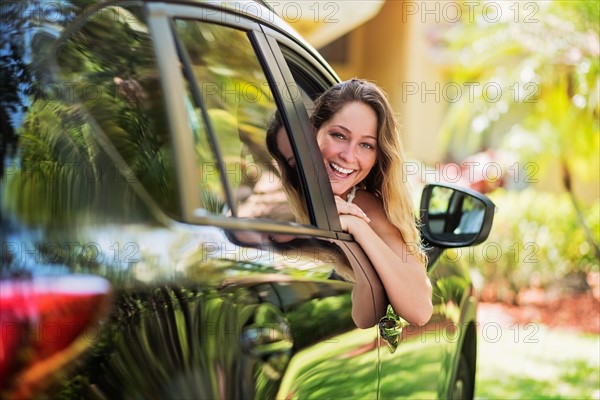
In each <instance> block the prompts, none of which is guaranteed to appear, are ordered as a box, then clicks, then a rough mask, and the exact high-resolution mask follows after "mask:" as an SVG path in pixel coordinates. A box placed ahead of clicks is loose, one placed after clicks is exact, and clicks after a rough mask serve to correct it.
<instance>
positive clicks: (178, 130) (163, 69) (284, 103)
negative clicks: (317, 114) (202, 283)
mask: <svg viewBox="0 0 600 400" xmlns="http://www.w3.org/2000/svg"><path fill="white" fill-rule="evenodd" d="M147 9H148V26H149V28H150V30H151V34H152V37H153V39H154V43H155V47H156V49H155V50H156V55H157V58H158V60H159V61H158V68H159V71H160V74H161V76H162V82H163V91H164V93H165V102H166V104H167V105H168V108H167V113H168V121H169V129H170V131H171V136H172V140H173V148H174V151H175V154H176V155H177V157H176V160H177V161H176V168H177V173H176V175H177V177H178V187H179V195H180V199H181V215H182V219H183V221H182V222H184V223H188V224H194V225H213V226H218V227H221V228H224V229H234V230H236V229H238V230H240V229H241V230H256V231H264V232H274V233H288V234H296V235H308V236H318V237H328V238H335V237H336V234H335V233H334V232H332V229H331V227H332V226H331V218H330V217H328V216H327V215H328V214H327V213H326V212H325V207H324V204H323V201H322V199H321V194H322V193H323V191H324V190H327V189H328V190H329V191H331V187H330V186H329V185H322V184H321V185H318V186H315V185H314V184H313V185H312V186H308V187H310V188H312V189H311V190H310V191H309V193H307V196H306V201H307V207H308V209H309V210H310V211H309V212H310V214H311V221H312V223H313V225H300V224H296V223H289V222H284V221H277V220H269V219H265V218H256V219H254V218H239V217H233V216H221V215H207V214H203V215H198V214H196V213H195V212H194V211H195V210H198V209H200V208H201V207H202V204H201V200H200V196H198V195H197V194H196V192H195V191H194V190H193V188H194V187H196V184H195V177H194V174H193V173H190V172H189V171H194V166H195V162H196V160H195V154H194V150H193V149H194V145H193V133H192V130H191V127H190V126H189V124H188V123H187V121H188V115H187V109H186V107H185V104H184V99H183V96H181V93H185V82H184V77H183V74H182V73H181V70H180V68H179V66H178V62H179V56H178V53H177V48H176V38H175V36H174V32H173V30H172V21H173V20H174V19H178V18H180V19H186V20H194V21H198V22H201V23H212V24H217V25H221V26H227V27H230V28H232V29H237V30H243V31H245V32H246V33H247V34H248V38H249V40H250V42H251V43H252V45H253V47H254V51H255V54H256V56H257V58H258V61H259V63H260V64H261V66H262V68H263V72H264V73H265V77H266V79H267V81H268V82H269V85H270V89H271V91H272V95H273V97H274V100H275V103H276V105H277V108H278V109H279V110H280V112H281V113H282V116H283V119H284V123H285V124H286V127H287V128H288V129H289V131H290V132H293V134H292V135H291V136H292V137H291V138H290V139H291V140H292V142H293V147H294V151H295V152H297V154H296V156H297V157H299V160H304V161H299V162H303V163H304V164H303V165H304V166H305V167H306V166H307V164H308V167H309V168H312V165H314V163H313V162H306V160H311V161H313V160H312V157H311V156H310V152H309V151H307V150H306V148H305V147H306V145H305V143H304V145H305V146H304V148H302V149H301V150H298V149H296V147H297V146H296V145H294V143H296V144H298V142H300V143H302V142H303V141H304V140H303V139H296V138H301V137H303V135H304V132H305V131H306V132H308V131H307V129H308V127H307V126H306V124H300V122H299V121H300V120H301V117H299V116H298V113H299V110H300V112H302V111H303V112H304V113H305V114H306V111H305V109H304V106H303V105H302V107H301V108H299V105H298V104H297V103H296V102H290V101H289V100H287V99H289V98H290V97H291V96H290V88H289V86H288V83H287V82H293V78H292V77H291V73H289V70H287V66H286V67H285V68H286V72H285V73H282V71H281V67H282V65H281V60H283V58H282V57H283V56H282V54H281V52H280V51H279V49H278V47H276V48H275V49H274V48H273V45H272V43H270V41H269V38H268V37H267V35H265V33H264V32H263V26H262V25H261V24H259V23H258V22H256V21H253V20H251V19H249V18H247V17H246V16H240V15H239V14H235V13H232V12H228V11H227V10H223V9H220V10H218V11H217V12H211V13H209V12H207V8H205V7H198V6H190V5H181V4H169V5H166V4H164V3H149V4H147ZM271 40H272V39H271ZM277 53H278V54H277ZM278 56H279V58H280V59H278ZM284 64H285V62H284ZM286 79H287V81H286ZM305 119H306V121H308V116H307V115H306V116H305ZM299 126H302V128H300V129H301V132H298V129H299V128H298V127H299ZM315 144H316V141H315ZM317 149H318V147H317ZM321 163H322V161H321ZM307 175H311V174H307V173H305V172H304V170H301V173H300V176H301V179H303V180H304V181H305V182H306V181H307V178H306V177H307ZM331 199H332V201H333V195H332V196H331ZM228 201H229V199H228ZM336 217H337V213H336ZM337 224H338V225H339V219H338V221H337ZM334 226H335V225H334ZM340 230H341V229H340Z"/></svg>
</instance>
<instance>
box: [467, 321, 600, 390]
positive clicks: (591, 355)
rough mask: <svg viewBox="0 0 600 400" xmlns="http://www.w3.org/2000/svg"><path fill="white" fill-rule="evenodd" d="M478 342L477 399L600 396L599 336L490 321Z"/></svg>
mask: <svg viewBox="0 0 600 400" xmlns="http://www.w3.org/2000/svg"><path fill="white" fill-rule="evenodd" d="M506 322H509V323H506ZM478 345H479V349H478V357H477V363H478V364H477V378H476V389H475V398H477V399H600V336H598V335H593V334H582V333H576V332H572V331H567V330H561V329H549V328H548V327H546V326H544V325H540V324H537V323H529V324H517V323H510V321H504V323H502V321H497V322H491V321H488V322H482V323H481V325H480V327H479V343H478Z"/></svg>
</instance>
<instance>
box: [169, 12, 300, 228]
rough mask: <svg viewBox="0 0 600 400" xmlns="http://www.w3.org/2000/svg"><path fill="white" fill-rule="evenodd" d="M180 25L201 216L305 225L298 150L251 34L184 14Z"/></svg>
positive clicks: (178, 26)
mask: <svg viewBox="0 0 600 400" xmlns="http://www.w3.org/2000/svg"><path fill="white" fill-rule="evenodd" d="M174 26H175V31H176V34H177V37H178V40H179V41H180V42H181V44H182V47H183V48H184V52H183V53H185V54H182V55H181V56H182V60H181V62H182V65H184V70H185V67H186V66H189V69H191V71H192V75H193V76H191V77H190V76H188V77H187V78H188V82H187V84H188V93H187V94H186V103H187V104H189V111H190V113H189V114H190V124H191V127H192V130H193V132H194V140H195V144H196V149H195V150H196V162H197V171H196V172H197V179H198V186H199V192H200V195H201V197H202V200H203V208H204V209H203V210H200V212H197V214H198V213H200V214H202V213H208V214H220V215H227V216H237V217H248V218H269V219H274V220H278V221H295V222H300V220H301V218H299V217H298V216H299V215H301V214H302V212H299V211H298V210H301V209H303V208H305V202H304V197H303V196H302V194H301V193H302V190H301V189H300V179H299V176H298V171H297V169H296V168H295V158H294V155H293V150H292V147H291V145H290V141H289V139H288V137H287V132H286V131H285V128H283V125H281V129H279V126H278V125H280V124H281V119H279V123H278V122H277V121H278V119H277V118H275V115H276V111H277V107H276V105H275V101H274V98H273V94H272V92H271V89H270V87H269V84H268V81H267V79H266V77H265V74H264V71H263V69H262V66H261V64H260V62H259V60H258V58H257V55H256V53H255V51H254V48H253V46H252V43H251V41H250V39H249V37H248V35H247V34H246V33H245V32H243V31H241V30H237V29H233V28H229V27H225V26H221V25H216V24H210V23H203V22H198V21H190V20H184V19H178V20H175V22H174ZM187 75H189V74H187ZM189 79H191V80H192V81H189ZM194 91H195V92H196V96H193V94H194ZM209 128H210V129H209ZM270 128H271V129H270ZM268 132H269V134H268ZM213 135H214V138H213ZM282 177H283V179H282ZM282 181H283V182H285V183H286V184H285V185H283V184H282ZM284 186H286V187H284ZM292 192H293V193H292ZM228 193H229V194H228ZM292 194H293V196H292ZM302 222H305V221H302Z"/></svg>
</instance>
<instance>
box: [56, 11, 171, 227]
mask: <svg viewBox="0 0 600 400" xmlns="http://www.w3.org/2000/svg"><path fill="white" fill-rule="evenodd" d="M56 61H57V64H58V69H59V72H60V77H61V79H62V82H61V84H60V85H58V86H63V88H62V89H63V90H62V92H61V93H62V95H61V96H60V98H59V97H56V98H55V99H56V100H60V102H59V101H56V102H55V104H54V109H55V112H56V113H58V114H59V115H60V116H61V119H62V121H63V124H65V122H64V121H71V122H72V124H70V125H69V126H64V127H63V128H64V135H65V136H64V137H63V139H61V140H62V142H63V143H62V144H61V145H62V146H64V147H63V150H62V154H61V155H60V157H61V158H62V159H63V160H62V161H68V162H71V163H73V162H75V163H77V165H78V170H79V172H80V173H81V172H82V171H83V172H84V176H85V177H86V178H87V179H86V182H83V184H84V185H86V186H91V189H90V190H92V189H93V187H94V185H96V187H99V186H98V185H100V183H104V184H106V185H107V186H104V187H109V188H110V191H109V192H104V194H103V197H106V198H107V199H111V198H112V199H117V198H119V196H120V195H119V193H118V190H117V186H118V185H116V184H115V183H121V182H127V183H136V182H139V183H141V184H142V186H143V187H144V188H145V189H146V190H147V192H149V193H150V195H151V196H152V197H153V199H154V201H155V202H156V203H157V204H158V205H159V206H161V207H162V208H163V210H165V211H166V212H167V213H168V214H170V215H172V216H175V217H177V216H179V211H178V208H179V206H178V204H179V200H178V195H177V179H176V177H175V167H174V163H173V160H174V152H173V147H172V145H171V141H170V138H169V134H168V127H167V120H166V115H167V113H166V111H165V104H164V95H163V92H162V88H161V83H160V75H159V71H158V67H157V63H156V56H155V53H154V49H153V45H152V38H151V36H150V34H149V30H148V26H147V24H146V21H145V17H144V13H143V10H142V7H136V6H131V7H117V6H111V7H106V8H103V9H102V10H101V11H99V12H97V13H95V14H90V15H89V16H88V18H87V20H85V21H84V23H83V24H82V25H81V28H80V29H78V30H77V31H74V32H73V33H71V34H70V35H68V36H66V37H65V39H64V41H63V42H62V43H61V45H60V46H59V47H58V49H57V51H56ZM58 86H56V85H55V87H58ZM65 117H67V118H65ZM124 186H125V187H127V185H124ZM78 190H80V191H81V192H83V193H85V192H86V190H84V188H82V187H79V189H78ZM122 196H125V197H127V193H125V194H123V195H122ZM128 196H129V198H131V197H132V196H131V193H129V195H128ZM128 202H129V203H130V204H131V199H130V200H127V199H126V198H125V201H123V199H121V201H120V202H119V201H115V203H116V204H119V206H118V207H123V204H127V203H128Z"/></svg>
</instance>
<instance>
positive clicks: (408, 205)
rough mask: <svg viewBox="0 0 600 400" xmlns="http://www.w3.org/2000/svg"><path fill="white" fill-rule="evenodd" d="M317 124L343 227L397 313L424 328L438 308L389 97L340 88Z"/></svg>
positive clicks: (319, 108)
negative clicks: (432, 292)
mask: <svg viewBox="0 0 600 400" xmlns="http://www.w3.org/2000/svg"><path fill="white" fill-rule="evenodd" d="M311 122H312V124H313V126H314V128H315V130H316V135H317V142H318V144H319V148H320V149H321V153H322V155H323V162H324V163H325V169H326V170H327V174H328V176H329V180H330V182H331V187H332V189H333V193H334V195H335V200H336V204H337V208H338V213H339V215H340V222H341V224H342V229H343V230H344V231H347V232H348V233H351V234H352V236H354V238H355V240H356V241H357V242H358V243H359V244H360V245H361V247H362V248H363V250H364V251H365V253H366V254H367V256H368V257H369V259H370V261H371V263H372V265H373V267H374V268H375V270H376V271H377V274H378V275H379V277H380V279H381V282H382V283H383V286H384V288H385V291H386V294H387V296H388V300H389V302H390V304H391V305H392V307H393V309H394V311H395V312H396V313H397V314H398V315H400V316H401V317H402V318H404V319H405V320H407V321H408V322H410V323H412V324H416V325H424V324H425V323H427V321H429V318H430V317H431V313H432V309H433V306H432V304H431V283H430V281H429V279H428V277H427V273H426V270H425V266H424V262H425V255H424V253H423V251H422V249H421V241H420V235H419V231H418V229H417V226H416V221H415V215H414V211H413V205H412V200H411V196H410V193H409V190H408V186H407V183H406V180H405V177H404V176H403V175H402V163H403V158H404V156H403V149H402V144H401V141H400V137H399V135H398V131H397V124H396V121H395V119H394V116H393V111H392V108H391V106H390V104H389V101H388V99H387V97H386V95H385V94H384V93H383V91H382V90H381V89H380V88H379V87H377V86H376V85H374V84H372V83H370V82H367V81H364V80H359V79H351V80H349V81H346V82H342V83H339V84H336V85H334V86H333V87H331V88H330V89H329V90H327V91H326V92H325V93H323V94H322V95H321V96H320V97H319V98H318V99H317V100H316V102H315V109H314V112H313V114H312V116H311Z"/></svg>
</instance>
